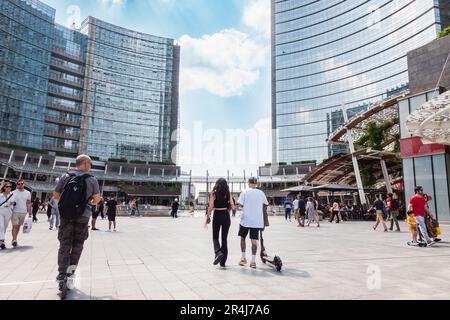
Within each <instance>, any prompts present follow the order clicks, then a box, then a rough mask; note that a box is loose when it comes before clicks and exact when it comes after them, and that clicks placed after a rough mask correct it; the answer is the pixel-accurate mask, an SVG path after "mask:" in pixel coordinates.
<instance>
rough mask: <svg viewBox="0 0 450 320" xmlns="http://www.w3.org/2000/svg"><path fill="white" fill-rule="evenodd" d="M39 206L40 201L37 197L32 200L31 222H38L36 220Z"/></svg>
mask: <svg viewBox="0 0 450 320" xmlns="http://www.w3.org/2000/svg"><path fill="white" fill-rule="evenodd" d="M40 204H41V201H40V200H39V198H38V197H36V198H34V200H33V206H32V214H33V222H38V219H37V216H36V215H37V213H38V211H39V205H40Z"/></svg>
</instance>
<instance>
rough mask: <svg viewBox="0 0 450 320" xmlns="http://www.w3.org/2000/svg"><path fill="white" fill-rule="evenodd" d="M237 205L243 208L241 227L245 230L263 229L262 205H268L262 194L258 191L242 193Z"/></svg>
mask: <svg viewBox="0 0 450 320" xmlns="http://www.w3.org/2000/svg"><path fill="white" fill-rule="evenodd" d="M238 203H239V204H240V205H242V206H243V207H244V208H243V210H242V215H241V225H242V226H243V227H246V228H264V215H263V205H269V202H268V201H267V198H266V195H265V194H264V192H262V191H261V190H258V189H247V190H244V191H242V193H241V195H240V196H239V200H238Z"/></svg>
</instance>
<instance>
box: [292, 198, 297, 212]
mask: <svg viewBox="0 0 450 320" xmlns="http://www.w3.org/2000/svg"><path fill="white" fill-rule="evenodd" d="M292 205H293V206H294V210H297V209H298V199H295V200H294V202H292Z"/></svg>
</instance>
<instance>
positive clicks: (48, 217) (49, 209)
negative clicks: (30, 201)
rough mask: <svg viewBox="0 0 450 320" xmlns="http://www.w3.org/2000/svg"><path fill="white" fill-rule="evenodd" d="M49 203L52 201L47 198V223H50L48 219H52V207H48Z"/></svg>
mask: <svg viewBox="0 0 450 320" xmlns="http://www.w3.org/2000/svg"><path fill="white" fill-rule="evenodd" d="M50 201H52V199H51V198H49V199H48V200H47V203H46V204H47V205H46V208H47V209H46V210H47V222H49V223H50V218H51V217H52V206H51V205H50Z"/></svg>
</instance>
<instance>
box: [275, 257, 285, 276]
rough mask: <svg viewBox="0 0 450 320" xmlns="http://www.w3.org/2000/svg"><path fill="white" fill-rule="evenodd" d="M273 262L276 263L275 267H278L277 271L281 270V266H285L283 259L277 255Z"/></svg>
mask: <svg viewBox="0 0 450 320" xmlns="http://www.w3.org/2000/svg"><path fill="white" fill-rule="evenodd" d="M273 262H274V264H275V267H276V269H277V271H278V272H281V268H282V267H283V262H282V261H281V259H280V257H278V256H275V257H274V258H273Z"/></svg>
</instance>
